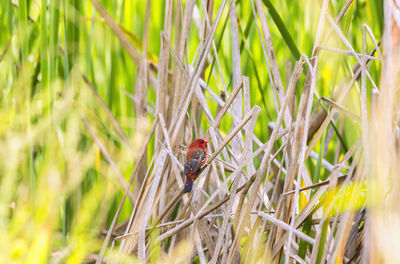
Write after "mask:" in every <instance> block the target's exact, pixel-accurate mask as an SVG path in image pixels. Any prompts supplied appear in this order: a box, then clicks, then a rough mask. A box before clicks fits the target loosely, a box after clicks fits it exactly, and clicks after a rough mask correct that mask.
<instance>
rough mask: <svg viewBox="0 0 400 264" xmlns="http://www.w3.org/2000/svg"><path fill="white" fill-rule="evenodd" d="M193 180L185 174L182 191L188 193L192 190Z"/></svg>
mask: <svg viewBox="0 0 400 264" xmlns="http://www.w3.org/2000/svg"><path fill="white" fill-rule="evenodd" d="M192 186H193V181H192V180H191V179H190V177H188V176H186V182H185V188H184V189H183V193H188V192H190V191H191V190H192Z"/></svg>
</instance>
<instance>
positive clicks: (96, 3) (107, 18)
mask: <svg viewBox="0 0 400 264" xmlns="http://www.w3.org/2000/svg"><path fill="white" fill-rule="evenodd" d="M91 1H92V4H93V5H94V7H95V8H96V10H97V12H99V13H100V14H101V16H102V17H103V18H104V20H105V21H106V23H107V24H108V26H109V27H110V28H111V30H112V31H113V32H114V34H115V35H116V36H117V37H118V39H119V41H120V42H121V44H122V46H123V47H124V48H125V50H126V51H127V52H128V54H129V56H131V58H132V59H133V60H134V61H135V62H136V64H138V65H139V64H140V58H141V56H140V54H139V53H138V52H137V51H136V49H135V48H134V47H133V46H132V45H131V43H130V42H129V40H128V39H127V38H126V37H125V35H124V33H123V32H122V30H121V29H120V27H119V26H118V24H117V23H115V21H114V20H113V19H112V17H111V16H110V15H109V14H108V13H107V11H106V10H105V9H104V7H103V6H102V5H101V4H100V2H99V1H98V0H91Z"/></svg>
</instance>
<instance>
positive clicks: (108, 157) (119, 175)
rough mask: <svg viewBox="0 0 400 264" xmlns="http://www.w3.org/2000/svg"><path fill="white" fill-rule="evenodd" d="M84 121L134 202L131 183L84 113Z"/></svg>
mask: <svg viewBox="0 0 400 264" xmlns="http://www.w3.org/2000/svg"><path fill="white" fill-rule="evenodd" d="M82 121H83V123H84V124H85V126H86V127H87V129H88V131H89V133H90V135H91V136H92V138H93V140H94V141H95V142H96V144H97V146H98V147H99V149H100V151H101V153H103V155H104V157H105V158H106V159H107V161H108V163H109V164H110V166H111V168H112V169H113V171H114V173H115V174H116V175H117V177H118V181H119V183H120V184H121V186H122V188H123V189H124V190H129V192H128V195H129V198H130V199H131V201H132V202H134V201H135V197H134V195H133V193H132V191H130V188H129V184H128V183H127V182H126V180H125V178H124V176H122V174H121V171H120V170H119V168H118V166H117V164H116V163H115V162H114V160H113V159H112V158H111V156H110V154H109V153H108V151H107V149H106V147H105V146H104V144H103V142H101V140H100V139H99V137H98V136H97V135H96V133H95V131H94V129H93V128H92V126H91V125H90V124H89V122H88V121H87V119H86V118H85V116H83V114H82Z"/></svg>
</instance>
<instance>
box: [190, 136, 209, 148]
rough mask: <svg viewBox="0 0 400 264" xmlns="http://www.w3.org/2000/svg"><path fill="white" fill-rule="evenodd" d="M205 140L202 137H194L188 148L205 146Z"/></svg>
mask: <svg viewBox="0 0 400 264" xmlns="http://www.w3.org/2000/svg"><path fill="white" fill-rule="evenodd" d="M207 143H208V142H207V141H205V140H204V139H201V138H198V139H195V140H194V141H193V142H192V143H191V144H190V145H189V148H195V147H200V148H203V149H206V148H207Z"/></svg>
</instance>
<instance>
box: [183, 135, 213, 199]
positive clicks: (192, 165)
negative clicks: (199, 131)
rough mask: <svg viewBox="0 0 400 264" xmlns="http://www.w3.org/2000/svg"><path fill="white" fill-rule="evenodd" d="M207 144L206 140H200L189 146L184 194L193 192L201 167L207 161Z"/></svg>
mask: <svg viewBox="0 0 400 264" xmlns="http://www.w3.org/2000/svg"><path fill="white" fill-rule="evenodd" d="M207 143H208V142H207V141H205V140H204V139H201V138H198V139H196V140H195V141H193V142H192V143H191V144H190V145H189V148H188V151H187V153H186V161H185V175H186V182H185V189H184V190H183V192H184V193H188V192H190V191H191V190H192V185H193V181H194V180H196V179H197V177H198V176H199V172H200V169H201V167H203V166H204V164H205V163H206V161H207Z"/></svg>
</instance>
